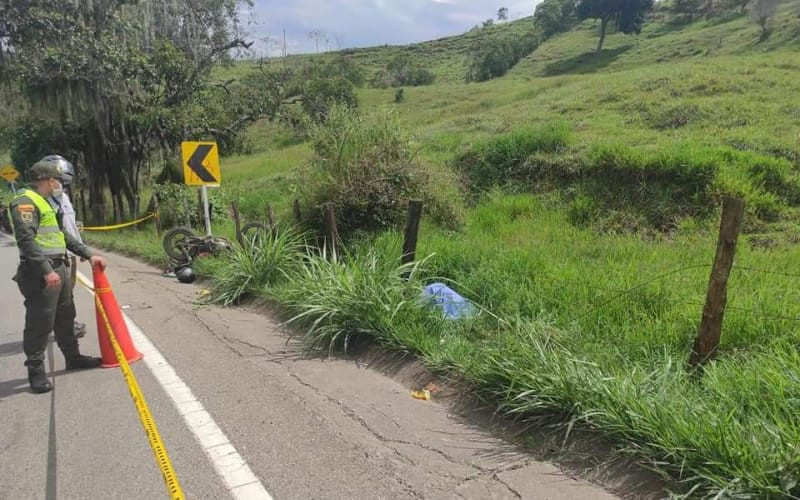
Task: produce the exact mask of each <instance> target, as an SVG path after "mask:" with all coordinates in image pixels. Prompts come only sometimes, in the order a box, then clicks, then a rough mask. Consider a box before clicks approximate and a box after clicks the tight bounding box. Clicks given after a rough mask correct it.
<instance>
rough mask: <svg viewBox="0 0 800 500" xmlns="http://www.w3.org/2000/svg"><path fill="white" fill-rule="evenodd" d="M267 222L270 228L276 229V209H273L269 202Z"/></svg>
mask: <svg viewBox="0 0 800 500" xmlns="http://www.w3.org/2000/svg"><path fill="white" fill-rule="evenodd" d="M267 224H269V228H270V229H275V210H273V209H272V205H270V204H269V203H267Z"/></svg>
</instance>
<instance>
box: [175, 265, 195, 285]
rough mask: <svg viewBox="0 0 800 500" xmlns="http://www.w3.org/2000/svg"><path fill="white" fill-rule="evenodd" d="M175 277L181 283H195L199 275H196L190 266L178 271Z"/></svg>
mask: <svg viewBox="0 0 800 500" xmlns="http://www.w3.org/2000/svg"><path fill="white" fill-rule="evenodd" d="M175 276H176V277H177V278H178V281H180V282H181V283H194V281H195V280H196V279H197V275H195V274H194V269H192V268H191V267H189V266H186V267H182V268H180V269H178V270H176V271H175Z"/></svg>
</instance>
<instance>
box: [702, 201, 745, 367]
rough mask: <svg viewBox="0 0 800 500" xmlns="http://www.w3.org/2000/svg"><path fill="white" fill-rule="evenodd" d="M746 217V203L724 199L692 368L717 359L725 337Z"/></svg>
mask: <svg viewBox="0 0 800 500" xmlns="http://www.w3.org/2000/svg"><path fill="white" fill-rule="evenodd" d="M743 217H744V201H743V200H741V199H738V198H728V197H726V198H724V199H723V202H722V221H721V222H720V226H719V240H718V241H717V254H716V256H715V257H714V267H713V268H712V269H711V279H710V280H709V283H708V294H707V295H706V304H705V306H704V307H703V317H702V319H701V321H700V328H699V329H698V331H697V338H696V339H695V341H694V347H692V354H691V356H690V357H689V367H690V368H696V367H697V366H699V365H703V364H704V363H706V362H707V361H708V360H710V359H711V358H713V357H714V355H715V354H716V352H717V347H718V345H719V339H720V337H721V335H722V320H723V318H724V316H725V304H726V302H727V299H728V277H729V276H730V274H731V267H732V266H733V257H734V255H735V254H736V242H737V240H738V239H739V231H740V230H741V228H742V219H743Z"/></svg>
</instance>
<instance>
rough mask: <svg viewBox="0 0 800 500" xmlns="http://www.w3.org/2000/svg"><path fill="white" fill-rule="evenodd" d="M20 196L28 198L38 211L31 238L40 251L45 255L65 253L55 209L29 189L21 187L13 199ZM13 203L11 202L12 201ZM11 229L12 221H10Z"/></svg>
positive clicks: (64, 239) (61, 254)
mask: <svg viewBox="0 0 800 500" xmlns="http://www.w3.org/2000/svg"><path fill="white" fill-rule="evenodd" d="M20 198H29V199H30V200H31V201H32V202H33V204H34V205H35V206H36V209H37V210H38V211H39V227H38V228H37V229H36V237H35V238H34V239H33V241H34V242H36V245H37V246H38V247H39V249H40V250H41V252H42V253H43V254H45V255H49V256H53V257H60V256H64V255H65V254H66V253H67V240H66V238H64V233H62V232H61V228H60V227H58V219H57V218H56V211H55V210H53V207H52V205H50V203H49V202H48V201H47V200H46V199H45V198H44V197H43V196H42V195H40V194H39V193H37V192H36V191H33V190H31V189H22V190H20V191H18V192H17V194H16V196H14V200H13V201H17V200H19V199H20ZM12 203H13V202H12ZM11 225H12V229H13V225H14V221H13V219H12V221H11Z"/></svg>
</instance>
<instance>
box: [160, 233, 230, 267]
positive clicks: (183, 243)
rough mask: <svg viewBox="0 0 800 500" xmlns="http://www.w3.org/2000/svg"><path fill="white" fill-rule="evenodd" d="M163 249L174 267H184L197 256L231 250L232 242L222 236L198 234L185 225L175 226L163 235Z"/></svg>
mask: <svg viewBox="0 0 800 500" xmlns="http://www.w3.org/2000/svg"><path fill="white" fill-rule="evenodd" d="M163 244H164V251H165V252H166V253H167V255H168V256H169V258H170V259H171V260H172V261H174V263H175V266H174V267H175V268H178V267H184V266H186V265H188V264H190V263H191V262H192V261H194V260H195V259H197V258H199V257H207V256H209V255H218V254H220V253H222V252H230V251H231V250H233V244H232V243H231V241H230V240H228V239H227V238H223V237H222V236H198V235H197V234H196V233H195V232H194V231H193V230H191V229H189V228H187V227H175V228H172V229H170V230H169V231H167V232H166V234H165V235H164V242H163Z"/></svg>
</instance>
